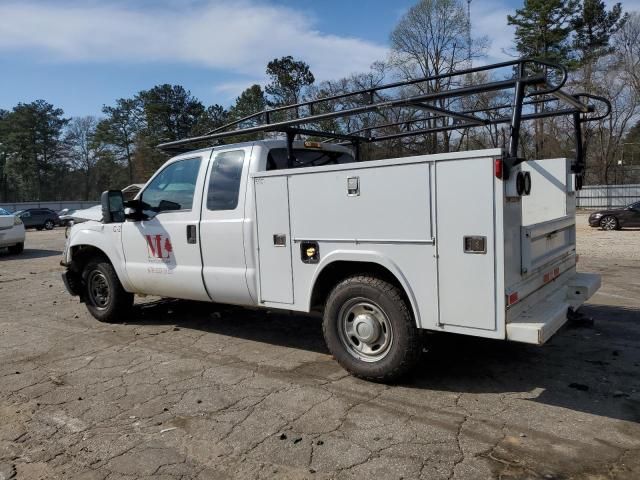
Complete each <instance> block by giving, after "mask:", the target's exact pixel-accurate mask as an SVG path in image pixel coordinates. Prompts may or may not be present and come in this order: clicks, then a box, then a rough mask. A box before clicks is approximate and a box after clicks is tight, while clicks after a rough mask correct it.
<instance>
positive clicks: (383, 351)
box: [322, 275, 422, 382]
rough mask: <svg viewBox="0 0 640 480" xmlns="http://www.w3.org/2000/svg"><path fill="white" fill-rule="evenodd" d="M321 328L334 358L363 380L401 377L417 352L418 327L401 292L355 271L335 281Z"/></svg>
mask: <svg viewBox="0 0 640 480" xmlns="http://www.w3.org/2000/svg"><path fill="white" fill-rule="evenodd" d="M376 325H377V326H376ZM360 327H363V329H362V330H359V328H360ZM372 327H373V328H372ZM322 331H323V333H324V339H325V342H326V343H327V347H328V348H329V351H330V352H331V353H332V354H333V356H334V357H335V359H336V360H337V361H338V363H339V364H340V365H342V367H343V368H344V369H345V370H347V371H349V372H350V373H352V374H353V375H355V376H357V377H360V378H363V379H366V380H372V381H376V382H389V381H393V380H397V379H399V378H401V377H402V376H403V375H405V374H406V373H407V372H408V371H409V370H410V369H411V368H413V366H414V365H415V364H416V363H417V361H418V359H419V358H420V354H421V351H422V348H421V342H420V332H419V330H418V328H417V327H416V323H415V321H414V319H413V315H412V314H411V311H410V308H409V305H408V304H407V301H406V300H405V298H404V295H403V294H402V291H401V290H400V289H399V288H398V287H396V286H395V285H393V284H391V283H389V282H386V281H384V280H381V279H379V278H376V277H372V276H369V275H354V276H352V277H348V278H346V279H344V280H342V281H341V282H340V283H339V284H338V285H336V287H335V288H334V289H333V290H332V291H331V293H330V294H329V298H328V299H327V303H326V306H325V310H324V319H323V322H322ZM350 331H351V332H352V334H351V333H349V332H350ZM389 338H390V340H388V339H389Z"/></svg>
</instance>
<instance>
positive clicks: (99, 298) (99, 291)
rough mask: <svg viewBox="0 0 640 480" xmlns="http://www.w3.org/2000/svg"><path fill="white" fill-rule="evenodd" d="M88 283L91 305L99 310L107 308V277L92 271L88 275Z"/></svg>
mask: <svg viewBox="0 0 640 480" xmlns="http://www.w3.org/2000/svg"><path fill="white" fill-rule="evenodd" d="M88 283H89V296H90V297H91V303H93V304H94V305H95V306H96V307H98V308H100V309H105V308H107V307H108V306H109V301H110V299H111V294H110V291H109V283H108V282H107V277H105V276H104V274H103V273H102V272H100V271H99V270H94V271H93V272H91V274H90V275H89V282H88Z"/></svg>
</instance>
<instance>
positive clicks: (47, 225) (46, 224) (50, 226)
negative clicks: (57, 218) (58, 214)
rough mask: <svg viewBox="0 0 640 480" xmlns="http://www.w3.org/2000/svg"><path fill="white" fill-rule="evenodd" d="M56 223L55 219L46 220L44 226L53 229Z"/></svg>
mask: <svg viewBox="0 0 640 480" xmlns="http://www.w3.org/2000/svg"><path fill="white" fill-rule="evenodd" d="M55 225H56V224H55V223H54V222H53V220H47V221H46V222H44V228H46V229H47V230H53V227H55Z"/></svg>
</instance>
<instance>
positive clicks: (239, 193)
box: [200, 147, 255, 305]
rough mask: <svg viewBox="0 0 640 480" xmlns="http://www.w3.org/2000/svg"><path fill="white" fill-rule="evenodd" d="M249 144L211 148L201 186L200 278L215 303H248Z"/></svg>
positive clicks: (249, 298)
mask: <svg viewBox="0 0 640 480" xmlns="http://www.w3.org/2000/svg"><path fill="white" fill-rule="evenodd" d="M250 158H251V147H247V148H236V149H233V150H227V151H222V152H220V151H214V152H213V156H212V159H211V162H210V163H211V165H210V168H209V174H208V176H207V179H206V182H205V188H204V195H205V198H204V201H203V204H202V217H201V223H200V240H201V249H202V260H203V270H202V277H203V278H204V282H205V285H206V288H207V291H208V292H209V294H210V295H211V298H212V299H213V301H215V302H219V303H232V304H236V305H250V304H253V303H255V302H254V301H253V300H252V299H251V296H250V294H249V288H248V287H247V280H246V275H245V274H246V270H247V265H246V259H245V248H244V245H245V242H244V235H245V231H249V232H250V231H251V230H250V226H251V225H250V224H249V222H250V221H251V220H250V218H249V217H248V216H247V215H246V213H245V196H246V188H247V175H248V170H249V168H248V166H249V161H250Z"/></svg>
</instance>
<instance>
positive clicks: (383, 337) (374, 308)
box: [338, 298, 393, 362]
mask: <svg viewBox="0 0 640 480" xmlns="http://www.w3.org/2000/svg"><path fill="white" fill-rule="evenodd" d="M338 315H339V317H338V318H339V326H338V327H339V328H338V331H339V334H340V340H341V341H342V344H343V345H344V346H345V347H346V349H347V351H348V352H349V353H350V354H351V355H352V356H354V357H355V358H357V359H359V360H362V361H364V362H377V361H378V360H382V359H383V358H384V357H385V356H386V355H387V354H388V353H389V350H390V347H391V344H392V342H393V331H392V329H391V323H390V322H389V319H388V318H387V315H386V314H385V313H384V311H383V310H382V309H381V308H380V307H379V306H378V305H376V304H375V303H373V302H372V301H370V300H367V299H364V298H357V299H353V300H351V301H349V302H347V303H346V304H345V305H344V306H343V307H342V308H341V309H340V312H339V314H338Z"/></svg>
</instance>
